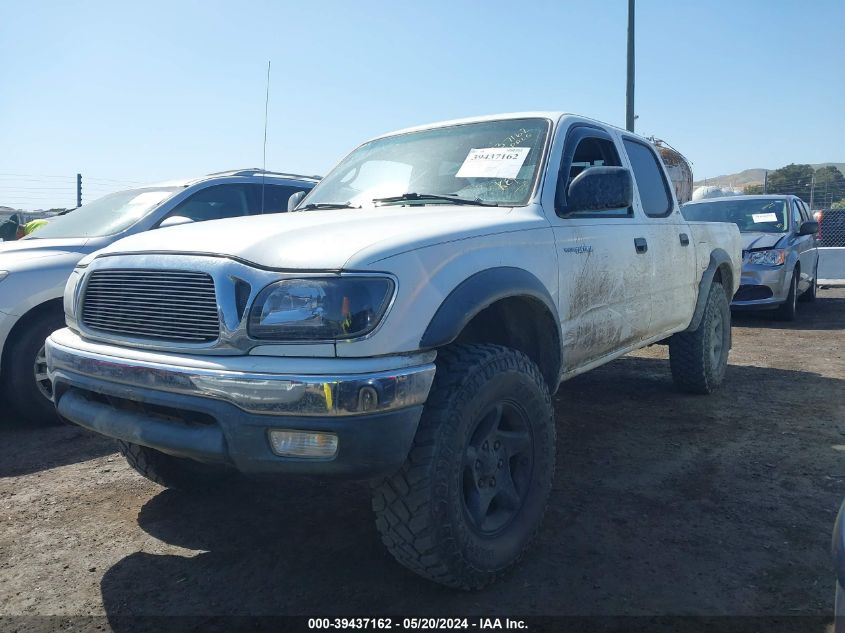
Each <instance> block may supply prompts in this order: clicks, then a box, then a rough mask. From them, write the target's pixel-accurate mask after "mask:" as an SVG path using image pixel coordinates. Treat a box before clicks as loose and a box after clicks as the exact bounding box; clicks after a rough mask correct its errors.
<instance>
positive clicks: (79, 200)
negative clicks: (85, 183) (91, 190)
mask: <svg viewBox="0 0 845 633" xmlns="http://www.w3.org/2000/svg"><path fill="white" fill-rule="evenodd" d="M76 206H77V207H81V206H82V174H76Z"/></svg>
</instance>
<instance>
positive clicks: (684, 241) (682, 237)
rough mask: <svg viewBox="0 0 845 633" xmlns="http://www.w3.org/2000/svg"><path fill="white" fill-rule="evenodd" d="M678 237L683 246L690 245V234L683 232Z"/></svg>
mask: <svg viewBox="0 0 845 633" xmlns="http://www.w3.org/2000/svg"><path fill="white" fill-rule="evenodd" d="M678 237H679V238H680V240H681V246H689V235H687V234H686V233H681V234H680V235H679V236H678Z"/></svg>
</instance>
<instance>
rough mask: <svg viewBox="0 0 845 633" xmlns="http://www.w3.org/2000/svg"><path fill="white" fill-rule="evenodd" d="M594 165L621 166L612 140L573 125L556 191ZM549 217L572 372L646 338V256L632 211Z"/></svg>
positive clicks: (567, 361)
mask: <svg viewBox="0 0 845 633" xmlns="http://www.w3.org/2000/svg"><path fill="white" fill-rule="evenodd" d="M599 165H606V166H622V161H621V160H620V151H619V147H618V146H617V144H616V142H615V141H614V139H613V138H612V137H611V136H610V135H609V134H608V133H607V132H606V131H604V130H603V129H601V128H598V127H593V126H591V125H586V124H583V125H582V124H579V125H576V126H574V127H572V128H570V129H569V131H568V132H567V137H566V142H565V143H564V148H563V156H562V161H561V171H560V173H561V176H560V179H559V181H558V184H557V187H558V189H560V188H561V187H564V188H565V187H568V185H569V182H571V180H572V179H573V178H575V176H577V175H578V174H579V173H581V171H583V170H584V169H589V168H590V167H594V166H599ZM564 191H565V189H564ZM560 199H561V197H560V196H556V200H560ZM556 207H558V205H556ZM549 215H550V221H551V223H552V227H553V230H554V235H555V242H556V248H557V254H558V262H559V266H560V273H559V306H558V308H559V313H560V318H561V332H562V334H563V352H564V372H565V373H571V372H573V371H575V370H577V369H579V368H581V367H583V366H585V365H587V364H589V363H591V362H592V361H596V360H598V359H601V358H602V357H604V356H607V355H608V354H612V353H613V352H616V351H619V350H621V349H624V348H627V347H630V346H633V345H634V344H636V343H637V342H638V341H641V340H643V339H644V338H645V337H646V336H647V334H648V332H649V323H650V320H651V301H650V299H649V295H650V293H651V282H650V278H651V269H652V264H651V254H650V253H649V252H648V250H647V249H643V248H642V247H640V246H638V245H639V244H640V241H639V240H640V238H641V237H642V236H641V233H642V232H643V229H644V227H643V226H642V219H641V218H640V217H639V215H638V214H637V213H636V212H635V210H634V209H633V208H628V209H613V210H608V211H602V212H599V213H596V212H590V213H580V212H572V213H568V212H567V211H566V208H565V205H563V206H559V207H558V208H556V214H555V215H554V216H551V214H549Z"/></svg>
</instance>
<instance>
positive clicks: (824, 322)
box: [731, 290, 845, 331]
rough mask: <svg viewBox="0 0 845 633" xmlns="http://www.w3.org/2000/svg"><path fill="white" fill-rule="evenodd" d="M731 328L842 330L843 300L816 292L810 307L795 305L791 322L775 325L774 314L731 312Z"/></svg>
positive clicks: (844, 316)
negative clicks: (796, 307) (796, 308)
mask: <svg viewBox="0 0 845 633" xmlns="http://www.w3.org/2000/svg"><path fill="white" fill-rule="evenodd" d="M731 316H732V320H731V321H732V324H733V326H734V327H737V328H764V329H774V330H805V331H806V330H841V329H843V327H845V297H841V296H831V295H830V291H826V290H819V293H818V298H817V299H816V300H815V301H814V302H812V303H804V302H799V303H798V310H797V313H796V316H795V320H794V321H779V320H778V318H777V315H776V313H775V311H774V310H759V311H745V310H734V311H732V315H731Z"/></svg>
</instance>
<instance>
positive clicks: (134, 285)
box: [82, 268, 220, 343]
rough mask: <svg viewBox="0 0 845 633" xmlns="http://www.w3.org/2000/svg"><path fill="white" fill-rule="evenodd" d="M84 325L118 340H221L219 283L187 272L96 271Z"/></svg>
mask: <svg viewBox="0 0 845 633" xmlns="http://www.w3.org/2000/svg"><path fill="white" fill-rule="evenodd" d="M82 323H83V324H84V325H85V326H86V327H88V328H90V329H91V330H95V331H99V332H107V333H109V334H115V335H118V336H120V335H124V336H132V337H138V338H146V339H154V340H159V341H176V342H181V343H209V342H211V341H214V340H216V339H217V337H218V336H219V335H220V319H219V317H218V315H217V298H216V296H215V294H214V280H213V279H212V278H211V276H210V275H208V274H206V273H198V272H190V271H182V270H142V269H131V268H130V269H118V268H115V269H112V270H96V271H94V272H92V273H91V276H90V278H89V280H88V283H87V285H86V287H85V296H84V297H83V300H82Z"/></svg>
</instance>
